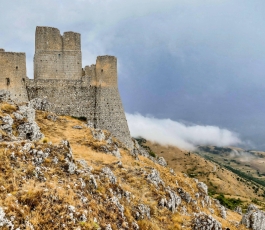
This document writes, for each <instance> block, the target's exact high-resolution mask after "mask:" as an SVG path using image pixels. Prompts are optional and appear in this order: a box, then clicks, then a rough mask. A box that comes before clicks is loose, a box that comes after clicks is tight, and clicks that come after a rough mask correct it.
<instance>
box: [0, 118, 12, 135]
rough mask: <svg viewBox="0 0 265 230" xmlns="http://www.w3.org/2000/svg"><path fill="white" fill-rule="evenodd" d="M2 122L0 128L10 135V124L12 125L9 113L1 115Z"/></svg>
mask: <svg viewBox="0 0 265 230" xmlns="http://www.w3.org/2000/svg"><path fill="white" fill-rule="evenodd" d="M2 122H3V124H2V125H0V128H1V129H2V130H4V131H5V132H6V133H7V134H8V135H12V125H13V122H14V121H13V119H12V117H11V116H10V115H6V116H4V117H2Z"/></svg>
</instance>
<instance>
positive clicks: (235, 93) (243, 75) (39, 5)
mask: <svg viewBox="0 0 265 230" xmlns="http://www.w3.org/2000/svg"><path fill="white" fill-rule="evenodd" d="M0 3H1V7H0V31H1V36H0V48H4V49H5V50H7V51H15V52H26V55H27V74H28V77H29V78H33V64H32V63H33V56H34V39H35V38H34V36H35V28H36V26H52V27H56V28H58V29H60V31H61V33H63V32H65V31H75V32H79V33H81V39H82V54H83V66H85V65H90V64H93V63H95V60H96V57H97V56H99V55H105V54H109V55H114V56H116V57H117V58H118V72H119V90H120V93H121V98H122V101H123V106H124V109H125V111H126V114H127V118H128V122H129V127H130V130H131V133H132V135H134V136H137V135H138V136H139V135H141V136H144V137H145V138H150V139H153V140H154V141H159V139H164V138H162V137H163V136H167V135H168V139H170V140H171V139H172V141H168V142H166V140H165V141H162V143H167V144H172V142H174V143H176V145H179V144H180V142H181V143H184V144H183V146H184V148H185V146H189V145H190V146H193V147H194V146H195V145H199V144H204V143H207V144H216V145H219V146H227V145H241V146H244V147H245V148H249V149H260V150H265V142H264V140H265V129H264V127H265V116H264V114H265V106H264V98H265V81H264V77H265V42H264V38H265V26H264V21H265V14H264V12H265V1H264V0H251V1H249V0H248V1H247V0H201V1H198V0H126V1H124V0H104V1H103V0H75V1H72V0H71V1H70V0H38V1H35V0H9V1H6V0H0ZM170 122H173V123H170ZM139 124H145V126H144V129H142V130H141V129H139ZM158 124H159V125H160V126H158ZM197 128H198V129H197ZM161 129H162V130H161ZM213 129H214V130H215V134H213V131H212V130H213ZM146 130H148V132H146ZM180 130H182V131H180ZM162 133H164V135H161V134H162ZM154 135H156V136H154ZM213 135H214V137H215V138H213ZM184 136H185V138H184ZM198 136H200V137H201V139H202V140H200V139H199V138H198ZM173 137H174V138H173ZM191 137H193V138H191ZM174 140H175V141H174ZM174 143H173V144H174ZM187 148H189V147H187Z"/></svg>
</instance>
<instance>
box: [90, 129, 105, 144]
mask: <svg viewBox="0 0 265 230" xmlns="http://www.w3.org/2000/svg"><path fill="white" fill-rule="evenodd" d="M92 135H93V137H94V139H95V140H98V141H103V140H105V134H104V132H103V131H102V130H101V129H94V130H92Z"/></svg>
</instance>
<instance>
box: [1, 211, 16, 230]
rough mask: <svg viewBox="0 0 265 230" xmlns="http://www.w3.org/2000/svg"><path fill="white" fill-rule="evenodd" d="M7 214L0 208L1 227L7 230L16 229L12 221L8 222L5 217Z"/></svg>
mask: <svg viewBox="0 0 265 230" xmlns="http://www.w3.org/2000/svg"><path fill="white" fill-rule="evenodd" d="M5 215H6V214H5V212H4V210H3V208H2V207H0V227H3V228H4V229H5V227H6V228H7V229H14V225H13V224H12V222H11V221H10V220H8V219H7V218H6V217H5ZM1 229H2V228H1Z"/></svg>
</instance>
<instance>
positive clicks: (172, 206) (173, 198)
mask: <svg viewBox="0 0 265 230" xmlns="http://www.w3.org/2000/svg"><path fill="white" fill-rule="evenodd" d="M166 191H167V193H168V194H169V197H170V199H169V201H168V202H167V207H168V209H169V210H170V211H172V212H175V211H176V209H177V208H178V206H179V205H180V204H181V198H180V197H179V196H178V195H177V194H176V193H175V192H174V191H173V190H171V189H170V188H167V190H166Z"/></svg>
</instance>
